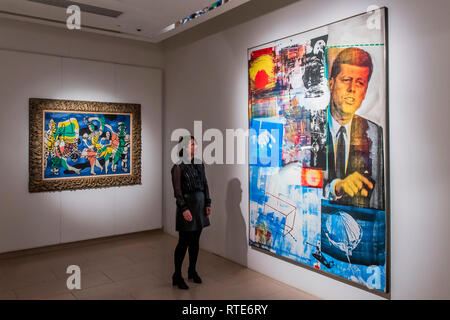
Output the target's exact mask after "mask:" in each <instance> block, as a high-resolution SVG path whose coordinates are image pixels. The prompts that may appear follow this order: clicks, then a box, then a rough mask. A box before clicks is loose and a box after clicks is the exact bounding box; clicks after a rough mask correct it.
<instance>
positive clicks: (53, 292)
mask: <svg viewBox="0 0 450 320" xmlns="http://www.w3.org/2000/svg"><path fill="white" fill-rule="evenodd" d="M14 292H15V293H16V295H17V298H18V299H25V300H30V299H46V298H49V297H52V296H57V295H60V294H64V293H69V289H67V284H66V281H65V280H63V279H56V280H50V281H45V282H42V283H37V284H33V285H29V286H26V287H23V288H20V289H15V290H14Z"/></svg>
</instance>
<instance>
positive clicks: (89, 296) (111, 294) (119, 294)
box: [72, 283, 134, 300]
mask: <svg viewBox="0 0 450 320" xmlns="http://www.w3.org/2000/svg"><path fill="white" fill-rule="evenodd" d="M72 294H73V295H74V296H75V297H76V298H77V299H79V300H133V299H134V298H133V296H131V294H130V293H128V292H127V291H124V289H123V287H121V286H120V285H119V284H117V283H110V284H106V285H101V286H97V287H93V288H88V289H82V290H76V291H73V292H72Z"/></svg>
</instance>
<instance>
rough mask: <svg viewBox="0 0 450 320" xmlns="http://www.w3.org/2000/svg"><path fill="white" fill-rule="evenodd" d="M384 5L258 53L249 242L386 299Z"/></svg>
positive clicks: (252, 73)
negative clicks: (384, 296)
mask: <svg viewBox="0 0 450 320" xmlns="http://www.w3.org/2000/svg"><path fill="white" fill-rule="evenodd" d="M385 21H386V9H385V8H381V9H376V10H374V11H371V12H368V13H365V14H361V15H358V16H355V17H352V18H348V19H346V20H342V21H339V22H336V23H332V24H329V25H327V26H323V27H320V28H317V29H314V30H311V31H308V32H304V33H301V34H297V35H294V36H290V37H287V38H283V39H280V40H276V41H274V42H272V43H269V44H265V45H262V46H259V47H255V48H251V49H249V52H248V63H249V70H248V71H249V72H248V76H249V119H250V121H249V126H250V135H249V162H250V167H249V201H250V204H249V212H250V217H249V229H250V230H249V242H250V245H251V246H253V247H255V248H259V249H261V251H263V252H268V253H271V254H272V255H274V256H277V257H281V258H283V259H285V260H288V261H291V262H295V263H298V264H299V265H301V266H304V267H306V268H309V269H311V270H316V271H318V272H320V273H322V274H325V275H329V276H331V277H333V278H335V279H338V280H341V281H344V282H346V283H349V284H354V285H355V286H358V287H360V288H363V289H366V290H369V291H371V292H374V293H377V294H380V295H386V294H387V293H388V279H389V276H388V272H389V270H388V267H389V263H388V261H389V256H388V234H389V232H388V230H389V223H388V222H389V219H388V215H387V208H386V179H387V177H386V170H385V163H386V150H387V148H386V143H387V135H388V128H387V126H386V114H387V94H386V87H387V86H386V83H387V75H386V73H387V67H386V65H387V58H386V53H387V50H386V46H387V44H386V23H385Z"/></svg>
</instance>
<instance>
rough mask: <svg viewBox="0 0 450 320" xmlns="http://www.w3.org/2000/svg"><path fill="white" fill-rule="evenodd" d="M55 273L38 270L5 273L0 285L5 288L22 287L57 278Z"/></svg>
mask: <svg viewBox="0 0 450 320" xmlns="http://www.w3.org/2000/svg"><path fill="white" fill-rule="evenodd" d="M55 279H56V277H55V275H54V274H53V273H52V272H51V271H50V270H48V271H46V270H44V271H43V270H38V271H35V272H34V273H31V272H27V273H23V274H21V273H20V272H19V271H17V272H12V273H8V274H3V275H2V276H1V277H0V287H1V288H2V289H3V290H7V289H9V290H12V289H20V288H24V287H27V286H30V285H33V284H38V283H42V282H46V281H51V280H55Z"/></svg>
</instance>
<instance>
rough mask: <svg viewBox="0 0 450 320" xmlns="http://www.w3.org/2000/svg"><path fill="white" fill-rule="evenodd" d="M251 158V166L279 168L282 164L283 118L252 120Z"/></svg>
mask: <svg viewBox="0 0 450 320" xmlns="http://www.w3.org/2000/svg"><path fill="white" fill-rule="evenodd" d="M249 141H250V144H249V157H250V164H251V165H258V166H261V167H279V166H281V164H282V149H281V146H282V144H283V122H282V118H279V117H269V118H254V119H251V120H250V136H249Z"/></svg>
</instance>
